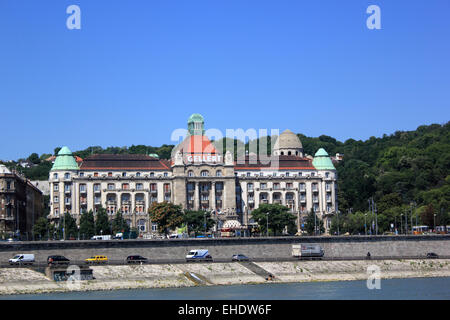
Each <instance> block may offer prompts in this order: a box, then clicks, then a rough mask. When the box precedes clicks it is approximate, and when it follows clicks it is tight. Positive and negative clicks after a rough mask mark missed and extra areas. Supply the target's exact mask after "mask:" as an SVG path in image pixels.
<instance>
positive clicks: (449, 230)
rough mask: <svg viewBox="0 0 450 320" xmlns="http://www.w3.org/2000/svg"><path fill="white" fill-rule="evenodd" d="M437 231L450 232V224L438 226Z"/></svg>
mask: <svg viewBox="0 0 450 320" xmlns="http://www.w3.org/2000/svg"><path fill="white" fill-rule="evenodd" d="M436 233H438V234H447V233H450V226H447V229H446V226H436Z"/></svg>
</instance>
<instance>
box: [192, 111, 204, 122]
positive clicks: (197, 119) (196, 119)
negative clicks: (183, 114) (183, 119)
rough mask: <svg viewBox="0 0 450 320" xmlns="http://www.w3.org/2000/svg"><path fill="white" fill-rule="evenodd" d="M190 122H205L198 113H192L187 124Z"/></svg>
mask: <svg viewBox="0 0 450 320" xmlns="http://www.w3.org/2000/svg"><path fill="white" fill-rule="evenodd" d="M191 122H205V119H203V116H202V115H201V114H200V113H194V114H192V115H191V116H190V117H189V119H188V123H191Z"/></svg>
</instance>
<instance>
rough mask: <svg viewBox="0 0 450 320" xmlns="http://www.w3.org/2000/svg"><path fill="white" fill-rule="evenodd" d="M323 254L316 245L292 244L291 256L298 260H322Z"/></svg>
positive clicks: (321, 249) (320, 248)
mask: <svg viewBox="0 0 450 320" xmlns="http://www.w3.org/2000/svg"><path fill="white" fill-rule="evenodd" d="M324 254H325V251H324V250H323V248H322V247H321V246H320V245H318V244H293V245H292V256H293V257H295V258H299V259H322V258H323V256H324Z"/></svg>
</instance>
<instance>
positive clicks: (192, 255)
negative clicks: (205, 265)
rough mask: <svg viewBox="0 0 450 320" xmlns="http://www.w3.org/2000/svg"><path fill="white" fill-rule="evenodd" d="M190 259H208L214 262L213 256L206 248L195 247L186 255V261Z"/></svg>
mask: <svg viewBox="0 0 450 320" xmlns="http://www.w3.org/2000/svg"><path fill="white" fill-rule="evenodd" d="M190 261H208V262H212V261H213V258H212V257H211V255H210V254H209V252H208V250H206V249H193V250H191V251H189V253H188V254H187V255H186V262H190Z"/></svg>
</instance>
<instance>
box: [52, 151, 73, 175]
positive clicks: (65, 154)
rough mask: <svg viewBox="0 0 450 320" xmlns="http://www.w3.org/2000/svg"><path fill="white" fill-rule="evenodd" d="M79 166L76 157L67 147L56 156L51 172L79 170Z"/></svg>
mask: <svg viewBox="0 0 450 320" xmlns="http://www.w3.org/2000/svg"><path fill="white" fill-rule="evenodd" d="M78 169H79V168H78V164H77V162H76V161H75V157H74V156H73V155H72V151H70V149H69V148H67V147H62V148H61V150H59V152H58V155H57V156H56V159H55V163H53V166H52V169H51V171H54V170H78Z"/></svg>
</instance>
